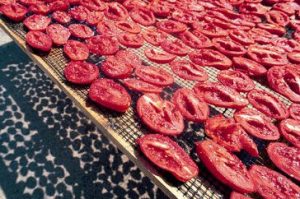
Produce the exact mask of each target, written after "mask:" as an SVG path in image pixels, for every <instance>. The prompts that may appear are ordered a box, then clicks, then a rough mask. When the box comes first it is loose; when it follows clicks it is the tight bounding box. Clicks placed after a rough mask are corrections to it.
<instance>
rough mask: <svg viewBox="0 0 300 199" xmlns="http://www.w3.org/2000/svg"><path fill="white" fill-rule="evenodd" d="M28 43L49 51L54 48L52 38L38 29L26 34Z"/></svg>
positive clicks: (38, 48) (35, 47) (33, 46)
mask: <svg viewBox="0 0 300 199" xmlns="http://www.w3.org/2000/svg"><path fill="white" fill-rule="evenodd" d="M26 43H27V44H28V45H29V46H31V47H32V48H34V49H37V50H40V51H43V52H48V51H50V50H51V48H52V40H51V38H50V37H49V36H48V35H47V34H45V33H43V32H41V31H36V30H31V31H29V32H28V33H27V34H26Z"/></svg>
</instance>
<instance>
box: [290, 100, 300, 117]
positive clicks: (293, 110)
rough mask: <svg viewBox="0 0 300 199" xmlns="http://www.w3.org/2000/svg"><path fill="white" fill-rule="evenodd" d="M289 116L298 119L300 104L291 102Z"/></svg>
mask: <svg viewBox="0 0 300 199" xmlns="http://www.w3.org/2000/svg"><path fill="white" fill-rule="evenodd" d="M289 112H290V116H291V118H293V119H295V120H299V121H300V104H296V103H293V104H291V106H290V107H289Z"/></svg>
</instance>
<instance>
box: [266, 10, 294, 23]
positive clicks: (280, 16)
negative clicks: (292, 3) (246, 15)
mask: <svg viewBox="0 0 300 199" xmlns="http://www.w3.org/2000/svg"><path fill="white" fill-rule="evenodd" d="M265 16H266V19H267V22H269V23H273V24H278V25H280V26H286V25H288V24H289V22H290V18H289V16H288V15H287V14H285V13H284V12H281V11H278V10H271V11H269V12H267V13H266V15H265Z"/></svg>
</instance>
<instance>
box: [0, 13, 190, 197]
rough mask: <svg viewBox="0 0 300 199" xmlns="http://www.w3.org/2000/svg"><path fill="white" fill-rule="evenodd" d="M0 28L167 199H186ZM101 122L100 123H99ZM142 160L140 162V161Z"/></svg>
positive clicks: (49, 69) (19, 40) (23, 42)
mask: <svg viewBox="0 0 300 199" xmlns="http://www.w3.org/2000/svg"><path fill="white" fill-rule="evenodd" d="M0 27H2V28H3V30H4V31H5V32H6V33H7V34H8V35H9V36H10V37H11V38H12V39H13V41H15V42H16V44H17V45H18V46H19V47H20V48H21V49H22V50H23V51H24V52H25V53H26V54H27V55H28V56H29V57H30V58H31V59H32V60H33V61H34V62H35V63H37V65H38V66H39V67H40V69H42V71H43V72H45V73H46V74H47V75H48V77H50V79H51V80H52V81H53V82H54V83H55V84H56V85H58V87H59V88H60V89H62V90H63V91H64V93H66V94H67V96H68V97H69V98H70V99H71V100H72V101H73V102H74V103H75V104H76V106H77V107H79V108H80V110H81V111H83V112H84V114H85V115H86V116H87V117H88V118H89V119H91V120H92V121H93V123H94V124H96V125H97V127H98V128H99V129H100V131H101V132H102V133H103V134H104V135H105V136H106V137H107V138H108V139H109V140H111V141H112V142H113V143H114V144H115V145H116V146H117V148H118V149H120V150H121V151H122V153H124V154H125V155H127V156H128V158H129V159H130V160H131V161H132V162H133V163H134V164H136V165H137V166H138V168H139V169H140V170H141V171H142V172H143V173H145V175H146V176H147V177H149V178H150V179H151V180H152V181H153V182H154V183H155V184H156V185H157V186H158V187H159V188H160V189H161V190H162V191H163V192H164V193H165V194H166V195H167V196H168V197H169V198H180V199H181V198H182V199H185V198H186V197H185V196H184V195H183V193H182V192H180V191H179V190H178V189H177V188H176V187H172V186H170V185H169V184H168V183H167V182H166V181H165V180H164V179H163V178H161V177H160V176H159V175H156V174H154V173H153V171H155V170H154V169H153V166H151V165H150V164H149V163H148V162H146V161H143V160H144V158H139V157H138V155H137V154H136V153H135V151H134V150H133V147H132V146H130V145H129V143H127V142H126V141H125V140H124V139H123V138H122V137H121V136H119V135H118V134H117V133H116V132H115V131H114V130H113V129H111V128H110V127H109V125H108V121H107V119H106V118H104V117H103V116H102V117H99V113H97V112H95V111H94V110H92V109H91V108H90V107H87V106H86V105H85V101H81V100H78V99H77V98H76V97H78V98H79V96H78V95H77V94H76V93H74V92H73V91H72V90H71V89H70V88H68V87H67V86H66V85H64V84H62V83H61V82H60V81H59V78H58V77H57V75H56V74H55V72H54V71H53V70H52V69H51V68H48V67H47V66H48V64H47V63H46V62H45V61H44V60H43V59H41V58H40V56H38V55H35V54H33V53H31V52H30V51H29V50H28V49H27V47H26V43H25V41H23V40H22V39H21V38H20V37H19V36H17V35H16V34H15V33H13V32H12V31H11V30H10V29H9V27H7V26H6V24H5V22H3V20H2V19H0ZM101 120H102V121H101ZM141 160H142V161H141Z"/></svg>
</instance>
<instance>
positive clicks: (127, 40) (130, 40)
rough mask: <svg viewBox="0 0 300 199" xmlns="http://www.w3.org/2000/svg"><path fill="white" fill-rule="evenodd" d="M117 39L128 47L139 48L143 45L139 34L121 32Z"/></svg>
mask: <svg viewBox="0 0 300 199" xmlns="http://www.w3.org/2000/svg"><path fill="white" fill-rule="evenodd" d="M118 41H119V42H120V43H121V44H122V45H124V46H126V47H130V48H139V47H141V46H143V44H144V39H143V37H142V36H141V35H140V34H132V33H121V34H119V35H118Z"/></svg>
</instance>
